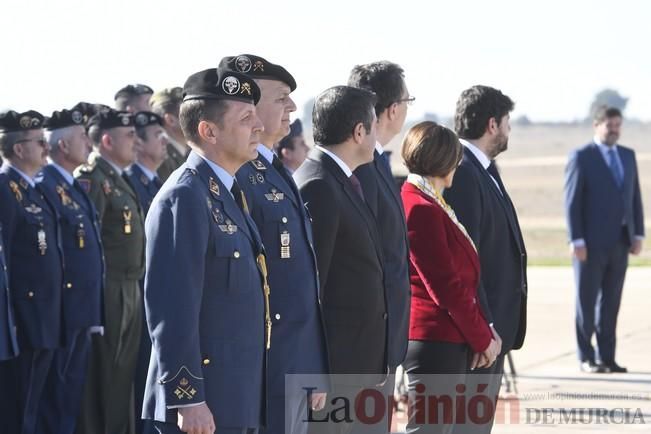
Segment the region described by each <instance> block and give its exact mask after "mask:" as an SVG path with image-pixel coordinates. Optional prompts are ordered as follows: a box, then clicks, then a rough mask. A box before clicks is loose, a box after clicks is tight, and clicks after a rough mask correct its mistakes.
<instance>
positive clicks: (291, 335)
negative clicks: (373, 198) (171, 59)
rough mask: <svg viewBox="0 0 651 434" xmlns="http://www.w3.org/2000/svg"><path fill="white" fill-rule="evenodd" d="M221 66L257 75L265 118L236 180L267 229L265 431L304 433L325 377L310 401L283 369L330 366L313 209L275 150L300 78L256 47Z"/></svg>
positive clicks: (315, 370)
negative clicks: (269, 327) (254, 152)
mask: <svg viewBox="0 0 651 434" xmlns="http://www.w3.org/2000/svg"><path fill="white" fill-rule="evenodd" d="M220 66H223V67H227V68H229V69H231V70H235V71H239V72H242V73H245V74H246V75H248V76H249V77H251V78H253V79H255V82H256V84H257V85H258V86H259V87H260V91H261V97H260V102H259V103H258V105H257V106H256V110H257V113H258V116H259V117H260V119H261V120H262V123H263V125H264V131H263V133H262V134H261V136H260V143H259V144H258V148H257V149H258V154H259V155H258V158H256V159H255V160H253V161H250V162H249V163H247V164H245V165H244V166H243V167H242V168H241V169H240V170H239V171H238V172H237V180H238V182H239V183H240V185H241V186H242V189H243V190H244V192H245V194H246V197H247V199H248V203H249V208H250V210H251V216H252V217H253V220H254V221H255V222H256V224H257V225H258V228H259V229H260V233H261V235H262V241H263V243H264V245H265V250H266V252H267V264H268V267H269V284H270V286H271V289H272V292H271V320H272V322H273V327H274V333H273V338H272V342H271V344H272V345H271V350H270V352H269V383H268V384H269V412H268V424H267V426H266V427H265V429H264V430H263V432H265V433H269V434H284V433H295V434H296V433H304V432H306V431H307V424H306V423H301V421H302V420H303V419H305V415H306V414H307V405H308V404H309V405H310V407H312V408H317V409H321V408H322V407H323V405H324V401H325V394H324V393H323V387H324V385H325V383H324V382H323V380H322V381H321V382H320V384H318V386H320V389H321V392H319V393H314V394H313V395H312V402H310V403H308V402H307V397H306V395H305V391H304V390H302V389H301V388H300V387H296V386H299V385H298V384H296V385H294V384H291V383H288V385H287V386H288V387H287V388H288V390H287V392H286V385H285V375H286V374H325V373H327V368H326V367H327V356H326V350H325V337H324V332H323V326H322V320H321V315H320V308H319V301H318V300H319V298H318V286H319V283H318V278H317V268H316V257H315V255H314V250H313V248H312V243H313V241H312V227H311V224H310V219H309V216H308V214H307V211H306V208H305V206H304V204H303V201H302V199H301V196H300V194H299V192H298V189H297V188H296V184H295V183H294V181H293V179H292V177H291V176H290V174H289V173H288V172H287V170H286V169H285V167H284V166H283V164H282V163H281V161H280V160H279V158H278V156H277V155H276V154H274V152H273V150H272V149H273V147H274V145H275V144H276V143H278V141H280V139H282V138H283V137H285V136H286V135H287V134H288V133H289V123H290V122H289V116H290V113H291V112H293V111H296V105H295V104H294V101H292V98H291V96H290V93H291V92H293V91H294V90H295V89H296V81H295V80H294V77H292V75H291V74H290V73H289V72H288V71H287V70H286V69H285V68H283V67H282V66H280V65H275V64H273V63H271V62H269V61H267V60H266V59H263V58H262V57H259V56H254V55H250V54H242V55H239V56H231V57H225V58H224V59H222V61H221V63H220ZM299 348H300V351H296V350H297V349H299Z"/></svg>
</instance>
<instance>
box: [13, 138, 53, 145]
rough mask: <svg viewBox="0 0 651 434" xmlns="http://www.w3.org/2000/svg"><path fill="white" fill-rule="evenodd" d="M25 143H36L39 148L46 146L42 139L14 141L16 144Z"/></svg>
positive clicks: (45, 141)
mask: <svg viewBox="0 0 651 434" xmlns="http://www.w3.org/2000/svg"><path fill="white" fill-rule="evenodd" d="M27 142H36V143H38V145H39V146H42V147H45V146H46V145H47V140H45V139H44V138H40V139H23V140H16V143H27Z"/></svg>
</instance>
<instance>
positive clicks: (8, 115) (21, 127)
mask: <svg viewBox="0 0 651 434" xmlns="http://www.w3.org/2000/svg"><path fill="white" fill-rule="evenodd" d="M44 122H45V117H44V116H43V115H42V114H40V113H39V112H37V111H34V110H29V111H26V112H24V113H18V112H15V111H13V110H8V111H4V112H0V132H3V133H12V132H18V131H29V130H37V129H40V128H43V123H44Z"/></svg>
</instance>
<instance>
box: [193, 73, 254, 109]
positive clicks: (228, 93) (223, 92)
mask: <svg viewBox="0 0 651 434" xmlns="http://www.w3.org/2000/svg"><path fill="white" fill-rule="evenodd" d="M193 99H231V100H235V101H242V102H249V103H253V104H257V103H258V101H260V88H259V87H258V85H257V84H255V81H253V79H252V78H251V77H248V76H247V75H245V74H241V73H239V72H235V71H229V70H227V69H223V68H217V69H215V68H211V69H206V70H203V71H200V72H197V73H194V74H192V75H191V76H190V77H188V79H187V80H186V81H185V84H184V85H183V101H184V102H185V101H190V100H193Z"/></svg>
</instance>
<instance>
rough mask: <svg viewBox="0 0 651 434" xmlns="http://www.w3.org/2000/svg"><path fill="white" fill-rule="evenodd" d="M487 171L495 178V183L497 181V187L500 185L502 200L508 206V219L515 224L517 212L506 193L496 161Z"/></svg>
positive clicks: (492, 162)
mask: <svg viewBox="0 0 651 434" xmlns="http://www.w3.org/2000/svg"><path fill="white" fill-rule="evenodd" d="M486 170H487V171H488V173H490V174H491V176H492V177H493V178H495V181H497V185H499V187H500V191H501V192H502V199H503V200H504V203H505V204H506V210H507V213H508V218H509V219H510V220H511V221H512V222H515V211H514V209H513V204H512V203H511V199H510V198H509V195H508V194H507V193H506V188H504V183H503V182H502V177H501V176H500V172H499V171H498V170H497V165H496V164H495V161H491V164H490V165H489V166H488V168H487V169H486Z"/></svg>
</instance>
